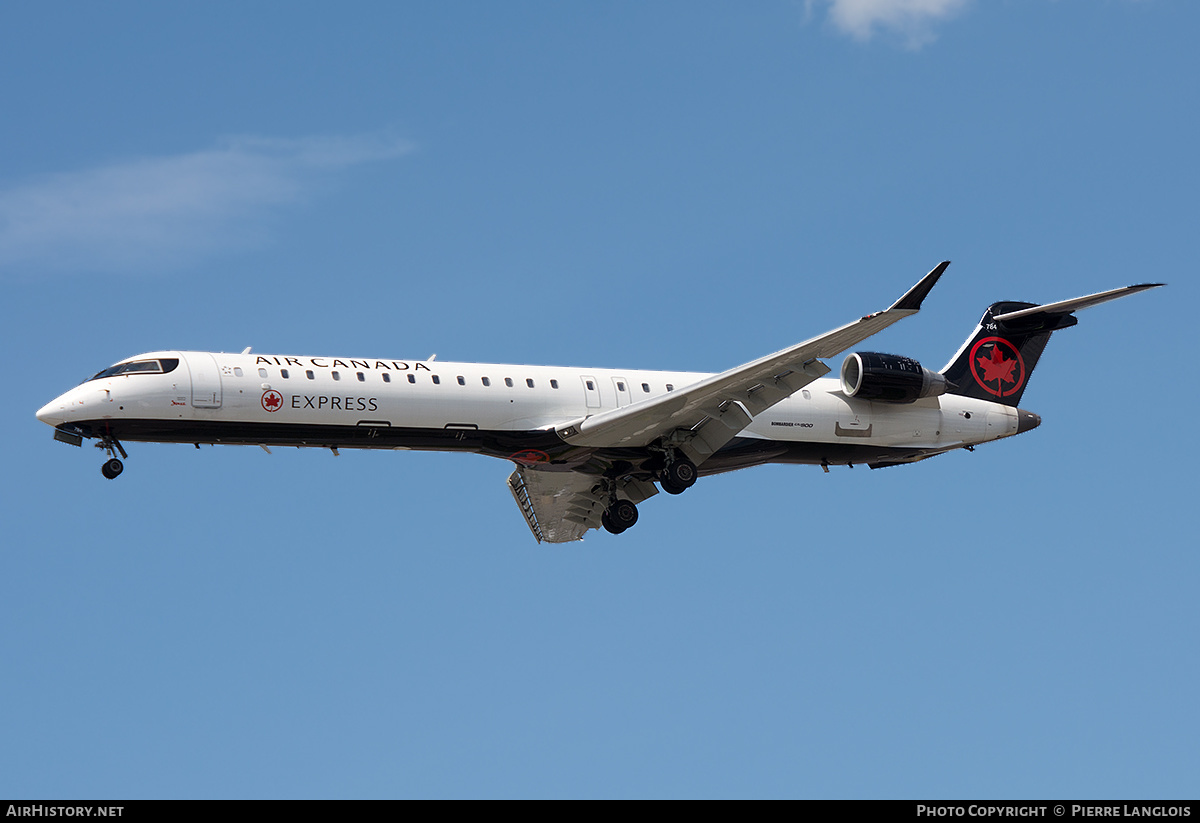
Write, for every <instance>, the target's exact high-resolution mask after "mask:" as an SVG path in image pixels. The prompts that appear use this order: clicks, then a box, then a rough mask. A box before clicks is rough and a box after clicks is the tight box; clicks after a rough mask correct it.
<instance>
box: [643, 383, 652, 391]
mask: <svg viewBox="0 0 1200 823" xmlns="http://www.w3.org/2000/svg"><path fill="white" fill-rule="evenodd" d="M642 391H644V392H645V393H646V394H649V393H650V384H649V383H643V384H642Z"/></svg>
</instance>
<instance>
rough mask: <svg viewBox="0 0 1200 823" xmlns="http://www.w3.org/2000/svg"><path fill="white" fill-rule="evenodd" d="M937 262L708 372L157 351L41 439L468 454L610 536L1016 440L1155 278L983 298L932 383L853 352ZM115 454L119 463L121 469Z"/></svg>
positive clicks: (54, 407) (133, 361)
mask: <svg viewBox="0 0 1200 823" xmlns="http://www.w3.org/2000/svg"><path fill="white" fill-rule="evenodd" d="M949 265H950V263H949V261H946V262H943V263H941V264H939V265H938V266H937V267H935V268H934V269H933V270H932V271H930V272H929V273H928V274H927V275H925V277H923V278H921V280H920V281H919V282H918V283H917V284H916V285H914V286H913V287H912V288H911V289H909V290H908V291H907V292H905V294H904V295H903V296H902V297H901V298H900V299H899V300H897V301H896V302H895V303H893V304H892V305H891V306H890V307H888V308H887V309H885V310H883V311H879V312H875V313H874V314H868V315H866V316H864V317H861V318H859V319H857V320H855V321H853V322H851V323H848V324H846V325H844V326H841V327H840V328H837V329H834V330H833V331H830V332H827V333H825V334H822V335H820V336H819V337H814V338H812V339H811V340H806V341H804V342H803V343H798V344H796V345H794V346H789V347H788V348H786V349H783V350H781V351H778V352H775V353H774V354H770V355H767V356H765V357H761V358H759V359H757V360H754V361H751V362H749V363H746V364H744V365H741V366H738V367H737V368H733V369H730V370H728V371H725V372H721V373H719V374H701V373H693V372H668V371H640V370H639V371H635V370H632V369H616V370H614V369H580V368H560V367H548V366H516V365H497V364H478V363H450V362H443V361H437V360H436V359H435V357H436V356H433V357H430V358H429V359H428V360H393V359H377V358H349V357H292V356H284V355H267V354H252V353H251V350H250V349H249V348H247V349H245V350H244V351H242V352H241V353H240V354H227V353H215V352H197V351H158V352H150V353H147V354H139V355H137V356H135V357H130V358H128V359H126V360H122V361H120V362H119V363H116V364H115V365H113V366H110V367H109V368H107V369H104V370H103V371H101V372H99V373H98V374H96V375H95V376H93V377H91V378H89V379H87V380H85V381H84V382H83V383H82V384H80V385H79V386H76V387H75V388H73V389H71V390H70V391H68V392H66V393H65V394H63V395H62V396H60V397H58V398H56V399H54V400H52V401H51V402H49V403H47V404H46V405H45V406H44V407H43V408H42V409H40V410H39V411H38V412H37V417H38V419H39V420H41V421H43V422H44V423H48V424H49V425H51V426H53V427H54V439H55V440H59V441H61V442H64V443H68V444H71V445H75V446H80V445H82V443H83V440H84V439H85V438H88V439H95V440H97V441H98V442H97V443H96V444H95V445H96V446H97V447H98V448H100V449H102V450H104V451H105V452H106V453H107V455H108V458H109V459H108V460H107V461H105V463H104V464H103V466H102V467H101V471H102V473H103V475H104V476H105V477H106V478H109V479H110V480H111V479H114V478H116V477H117V476H118V475H120V474H121V472H122V471H123V469H124V464H123V463H122V462H121V458H126V459H127V458H128V454H127V453H126V451H125V448H124V447H123V445H122V441H125V442H130V441H140V442H153V443H193V444H195V446H196V448H200V444H201V443H205V444H237V445H257V446H260V447H262V448H263V449H264V450H265V451H267V452H270V447H272V446H295V447H298V448H303V447H313V448H326V449H330V450H331V451H332V452H333V453H334V454H335V455H336V454H338V450H339V449H342V448H361V449H395V450H409V449H420V450H433V451H461V452H474V453H477V454H484V455H489V456H491V457H498V458H501V459H503V460H507V461H511V462H512V463H513V464H515V467H516V468H515V469H514V471H513V472H512V474H511V475H510V476H509V478H508V486H509V490H510V491H511V492H512V495H513V498H514V499H515V500H516V502H517V505H518V507H519V508H520V511H521V514H522V516H523V517H524V519H525V522H526V523H527V525H528V526H529V529H530V531H531V532H532V533H533V536H534V537H535V538H537V540H538V542H539V543H540V542H547V543H564V542H568V541H573V540H580V539H582V538H583V536H584V534H585V533H586V532H588V531H589V530H591V529H595V528H600V527H603V528H604V529H605V530H606V531H608V532H610V533H612V534H620V533H621V532H624V531H626V530H627V529H629V528H630V527H632V526H633V525H634V524H635V523H636V522H637V520H638V504H640V503H642V502H644V501H645V500H647V499H649V498H650V497H652V496H654V495H655V494H657V493H658V491H659V489H660V488H661V489H662V491H665V492H667V493H669V494H680V493H682V492H684V491H686V490H687V489H688V488H690V487H691V486H692V485H693V484H694V483H695V482H696V480H697V478H699V477H703V476H707V475H715V474H720V473H722V472H728V471H734V470H736V469H743V468H747V467H750V466H758V465H762V464H765V463H801V464H811V465H819V466H821V467H822V468H823V469H824V470H825V471H826V472H828V471H829V467H830V466H840V465H847V466H850V467H853V466H854V465H858V464H865V465H867V466H869V467H870V468H872V469H878V468H884V467H892V466H900V465H904V464H908V463H915V462H917V461H918V460H925V459H927V458H930V457H934V456H936V455H940V454H945V453H946V452H950V451H954V450H957V449H967V450H971V451H973V450H974V448H975V446H977V445H979V444H981V443H985V442H988V441H991V440H998V439H1001V438H1004V437H1010V436H1013V435H1016V434H1021V433H1023V432H1027V431H1029V430H1031V429H1034V428H1036V427H1037V426H1038V425H1040V424H1041V417H1039V416H1038V415H1037V414H1035V413H1033V412H1031V411H1028V410H1025V409H1022V408H1020V407H1019V403H1020V401H1021V397H1022V395H1023V394H1024V391H1025V388H1026V386H1027V385H1028V382H1029V376H1030V374H1031V373H1032V372H1033V369H1034V367H1035V366H1036V365H1037V363H1038V359H1039V358H1040V357H1041V354H1042V351H1043V349H1044V348H1045V346H1046V342H1047V341H1048V340H1049V339H1050V335H1051V334H1052V333H1053V332H1055V331H1059V330H1061V329H1066V328H1069V327H1071V326H1074V325H1075V324H1076V322H1077V320H1076V318H1075V316H1074V313H1075V312H1077V311H1079V310H1081V309H1085V308H1089V307H1091V306H1095V305H1098V304H1100V303H1105V302H1107V301H1109V300H1116V299H1118V298H1121V297H1126V296H1128V295H1130V294H1134V293H1136V292H1139V291H1144V290H1146V289H1152V288H1157V287H1158V286H1161V285H1163V284H1162V283H1143V284H1140V285H1133V286H1126V287H1124V288H1118V289H1113V290H1111V291H1105V292H1099V293H1096V294H1091V295H1087V296H1085V297H1077V298H1074V299H1071V300H1063V301H1060V302H1057V303H1048V304H1044V305H1035V304H1033V303H1019V302H1011V301H1006V302H999V303H993V304H992V305H991V306H989V307H988V308H987V310H986V311H984V313H983V317H982V319H981V320H980V321H979V323H978V324H977V325H976V327H975V329H974V330H973V331H972V332H971V334H970V336H969V337H968V338H967V340H966V342H965V343H963V345H962V347H961V348H960V349H959V350H958V352H957V353H956V354H955V355H954V356H953V357H952V358H951V359H950V362H949V363H948V364H947V365H946V367H945V368H943V369H942V370H941V371H940V372H933V371H930V370H929V369H927V368H925V367H923V366H922V365H921V364H920V363H919V362H917V361H916V360H913V359H911V358H908V357H902V356H898V355H893V354H883V353H879V352H869V351H856V352H852V353H850V354H849V355H847V356H846V358H845V360H844V361H843V362H842V366H841V372H840V375H839V377H837V378H828V377H826V376H825V375H827V374H828V373H829V372H830V371H831V369H830V367H829V366H827V365H825V364H824V363H823V362H822V360H823V359H828V358H832V357H835V356H837V355H839V354H841V353H842V352H844V351H846V350H847V349H849V348H851V347H853V346H857V345H858V344H859V343H861V342H862V341H863V340H866V339H867V338H868V337H870V336H872V335H874V334H876V333H877V332H879V331H881V330H883V329H885V328H887V327H888V326H891V325H892V324H893V323H895V322H897V321H899V320H902V319H903V318H905V317H909V316H910V315H913V314H916V313H917V312H918V311H919V310H920V308H921V304H922V302H923V301H924V299H925V297H926V296H927V295H928V294H929V292H930V290H931V289H932V288H933V286H934V284H935V283H937V281H938V279H939V278H940V277H941V276H942V274H943V272H945V270H946V267H947V266H949ZM118 454H119V455H120V457H118V456H117V455H118Z"/></svg>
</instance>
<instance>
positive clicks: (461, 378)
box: [458, 374, 467, 386]
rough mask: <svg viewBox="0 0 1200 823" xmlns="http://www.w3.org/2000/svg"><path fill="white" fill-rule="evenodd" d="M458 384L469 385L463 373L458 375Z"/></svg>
mask: <svg viewBox="0 0 1200 823" xmlns="http://www.w3.org/2000/svg"><path fill="white" fill-rule="evenodd" d="M458 385H460V386H465V385H467V379H466V378H465V377H463V376H462V375H461V374H460V375H459V376H458Z"/></svg>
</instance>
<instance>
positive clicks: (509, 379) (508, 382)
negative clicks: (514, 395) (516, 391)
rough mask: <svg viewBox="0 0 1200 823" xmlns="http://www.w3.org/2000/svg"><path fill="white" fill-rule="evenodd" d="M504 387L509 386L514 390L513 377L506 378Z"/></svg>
mask: <svg viewBox="0 0 1200 823" xmlns="http://www.w3.org/2000/svg"><path fill="white" fill-rule="evenodd" d="M504 385H506V386H508V387H509V388H510V389H511V388H512V378H511V377H506V378H504Z"/></svg>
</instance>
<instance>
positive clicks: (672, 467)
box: [658, 456, 697, 494]
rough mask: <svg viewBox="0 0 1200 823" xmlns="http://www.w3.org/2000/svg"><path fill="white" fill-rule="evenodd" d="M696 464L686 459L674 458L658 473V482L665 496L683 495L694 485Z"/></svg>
mask: <svg viewBox="0 0 1200 823" xmlns="http://www.w3.org/2000/svg"><path fill="white" fill-rule="evenodd" d="M696 477H697V474H696V464H695V463H693V462H692V461H691V460H688V459H687V458H686V457H681V456H676V457H675V459H674V460H672V461H671V462H669V463H667V465H666V467H665V468H663V470H662V471H660V472H659V473H658V482H659V483H660V484H662V490H663V491H665V492H666V493H667V494H683V493H684V492H685V491H687V490H688V489H690V488H691V487H692V486H694V485H695V483H696Z"/></svg>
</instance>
